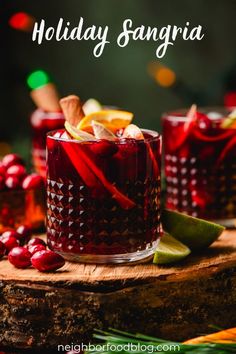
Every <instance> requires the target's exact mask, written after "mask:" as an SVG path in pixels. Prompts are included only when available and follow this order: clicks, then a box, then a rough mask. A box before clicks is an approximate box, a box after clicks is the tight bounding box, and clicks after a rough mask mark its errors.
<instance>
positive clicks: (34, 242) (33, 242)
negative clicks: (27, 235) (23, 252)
mask: <svg viewBox="0 0 236 354" xmlns="http://www.w3.org/2000/svg"><path fill="white" fill-rule="evenodd" d="M35 245H43V246H44V247H46V246H47V245H46V243H45V242H44V240H42V239H41V238H39V237H35V238H32V239H31V240H30V241H29V242H28V247H30V246H35Z"/></svg>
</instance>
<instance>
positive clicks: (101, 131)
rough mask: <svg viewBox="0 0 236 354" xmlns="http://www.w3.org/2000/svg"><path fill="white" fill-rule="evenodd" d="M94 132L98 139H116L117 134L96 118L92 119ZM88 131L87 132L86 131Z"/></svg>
mask: <svg viewBox="0 0 236 354" xmlns="http://www.w3.org/2000/svg"><path fill="white" fill-rule="evenodd" d="M92 127H93V133H94V135H95V138H97V139H106V140H115V139H116V136H115V135H114V134H113V133H112V131H111V130H109V129H108V128H106V126H105V125H104V124H102V123H99V122H97V121H96V120H93V121H92ZM85 133H86V132H85ZM86 134H88V133H86Z"/></svg>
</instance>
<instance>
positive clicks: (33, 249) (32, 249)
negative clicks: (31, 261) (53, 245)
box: [28, 243, 46, 255]
mask: <svg viewBox="0 0 236 354" xmlns="http://www.w3.org/2000/svg"><path fill="white" fill-rule="evenodd" d="M28 250H29V252H30V253H31V254H32V255H33V254H35V253H37V252H39V251H43V250H46V247H45V246H44V245H42V244H40V243H39V244H38V245H34V246H29V247H28Z"/></svg>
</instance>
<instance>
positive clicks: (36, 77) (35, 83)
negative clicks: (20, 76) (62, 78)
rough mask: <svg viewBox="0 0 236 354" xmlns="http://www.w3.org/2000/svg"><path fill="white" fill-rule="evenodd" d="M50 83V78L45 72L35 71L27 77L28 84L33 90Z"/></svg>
mask: <svg viewBox="0 0 236 354" xmlns="http://www.w3.org/2000/svg"><path fill="white" fill-rule="evenodd" d="M49 81H50V79H49V76H48V74H47V73H46V71H44V70H36V71H33V72H31V73H30V74H29V76H28V77H27V84H28V86H29V88H30V89H32V90H34V89H36V88H39V87H41V86H44V85H46V84H47V83H48V82H49Z"/></svg>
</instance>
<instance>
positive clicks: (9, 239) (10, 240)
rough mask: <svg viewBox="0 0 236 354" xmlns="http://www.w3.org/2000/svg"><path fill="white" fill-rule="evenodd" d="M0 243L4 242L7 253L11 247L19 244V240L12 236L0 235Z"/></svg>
mask: <svg viewBox="0 0 236 354" xmlns="http://www.w3.org/2000/svg"><path fill="white" fill-rule="evenodd" d="M1 241H2V243H4V245H5V247H6V250H7V253H9V252H10V251H11V250H12V248H14V247H17V246H19V244H20V242H19V241H18V240H17V239H16V238H15V237H13V236H6V237H2V239H1Z"/></svg>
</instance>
